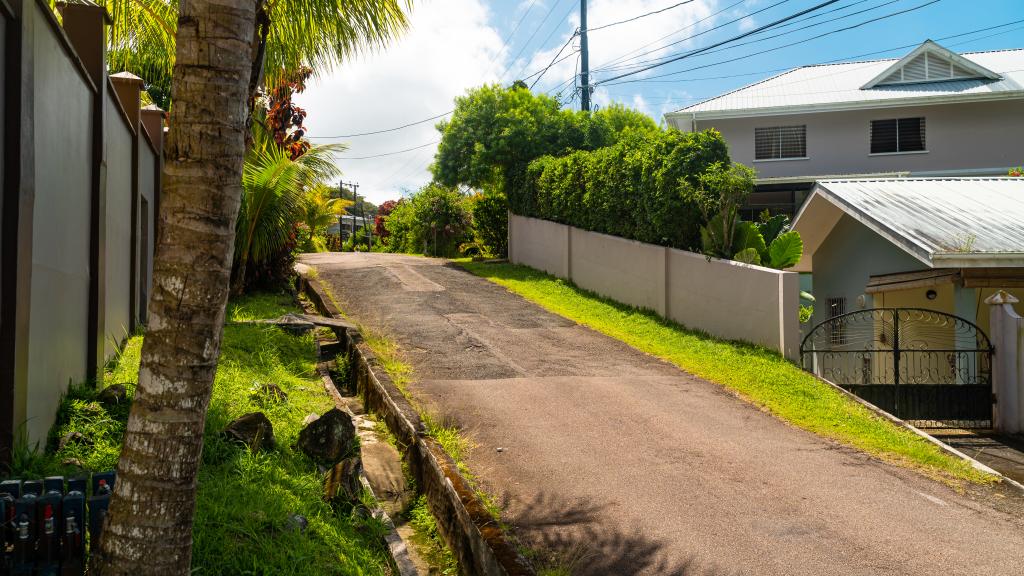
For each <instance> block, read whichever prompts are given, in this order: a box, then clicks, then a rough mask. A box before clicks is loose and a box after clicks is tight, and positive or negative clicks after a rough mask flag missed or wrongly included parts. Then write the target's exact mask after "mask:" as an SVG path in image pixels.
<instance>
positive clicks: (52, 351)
mask: <svg viewBox="0 0 1024 576" xmlns="http://www.w3.org/2000/svg"><path fill="white" fill-rule="evenodd" d="M43 10H44V8H43V7H42V6H41V5H39V4H35V5H34V10H31V11H27V12H26V13H25V15H24V16H25V17H26V18H29V17H31V18H33V19H34V22H33V23H32V24H31V25H32V26H34V28H35V30H34V34H33V45H32V51H33V54H34V57H35V62H34V74H33V77H32V83H33V93H34V98H35V103H34V106H35V110H36V114H35V122H34V125H33V126H32V130H33V132H34V155H35V201H34V208H33V220H34V222H33V227H32V230H33V233H32V278H31V311H30V314H31V316H30V318H31V323H30V326H29V339H28V378H27V382H25V383H24V385H25V387H24V388H23V390H22V393H23V394H25V397H23V398H22V399H21V401H22V403H23V405H24V407H25V408H24V413H23V416H22V419H21V421H23V422H24V423H25V429H26V431H27V433H28V437H29V439H30V440H32V441H38V440H42V439H44V438H45V437H46V434H47V432H48V430H49V428H50V425H51V424H52V423H53V419H54V415H55V412H56V409H57V404H58V402H59V400H60V395H61V393H62V392H63V391H64V390H65V388H66V387H67V385H68V383H69V382H79V381H81V380H83V379H84V378H85V376H86V357H87V351H86V347H85V345H84V343H85V341H86V337H87V332H88V318H87V314H88V312H87V311H88V309H89V230H90V198H91V187H90V181H91V174H92V170H93V166H92V130H93V126H92V103H93V99H94V93H93V90H92V88H91V86H90V85H89V84H88V83H87V82H86V81H85V80H84V79H83V77H82V75H81V74H80V73H79V70H78V69H77V68H76V67H75V65H74V63H73V62H72V61H71V60H70V59H69V58H68V55H67V53H66V52H65V50H64V48H63V46H62V45H61V39H60V38H59V37H58V34H59V32H58V31H57V30H55V29H54V28H53V27H52V26H51V25H50V22H49V21H48V16H47V15H46V14H45V13H44V12H43ZM16 401H17V398H16ZM15 419H16V421H17V420H18V415H17V414H15Z"/></svg>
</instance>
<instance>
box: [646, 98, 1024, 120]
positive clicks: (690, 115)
mask: <svg viewBox="0 0 1024 576" xmlns="http://www.w3.org/2000/svg"><path fill="white" fill-rule="evenodd" d="M1015 99H1024V90H1005V91H1000V92H984V93H980V94H949V95H944V96H922V97H918V98H898V99H897V98H893V99H889V100H857V101H853V102H834V103H823V104H801V105H796V106H773V107H766V108H735V109H732V110H709V111H699V110H690V111H687V110H686V109H685V108H684V109H683V110H678V111H676V112H668V113H666V114H665V118H666V119H667V120H671V119H674V118H686V119H694V120H698V121H700V120H727V119H734V118H757V117H763V116H789V115H796V114H814V113H818V112H845V111H850V110H877V109H883V108H900V107H908V106H930V105H938V104H961V103H968V102H991V101H994V100H1015Z"/></svg>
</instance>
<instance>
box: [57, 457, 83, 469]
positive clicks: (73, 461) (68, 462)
mask: <svg viewBox="0 0 1024 576" xmlns="http://www.w3.org/2000/svg"><path fill="white" fill-rule="evenodd" d="M60 465H61V466H75V467H77V468H85V465H84V464H82V461H81V460H79V459H78V458H65V459H64V460H61V461H60Z"/></svg>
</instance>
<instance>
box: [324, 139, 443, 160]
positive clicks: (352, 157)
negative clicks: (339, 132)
mask: <svg viewBox="0 0 1024 576" xmlns="http://www.w3.org/2000/svg"><path fill="white" fill-rule="evenodd" d="M438 142H440V140H434V141H433V142H427V143H426V144H421V145H419V146H413V147H412V148H406V149H405V150H396V151H395V152H384V153H382V154H373V155H371V156H335V157H334V159H335V160H370V159H371V158H381V157H384V156H394V155H396V154H404V153H406V152H412V151H413V150H419V149H420V148H426V147H427V146H433V145H434V144H437V143H438Z"/></svg>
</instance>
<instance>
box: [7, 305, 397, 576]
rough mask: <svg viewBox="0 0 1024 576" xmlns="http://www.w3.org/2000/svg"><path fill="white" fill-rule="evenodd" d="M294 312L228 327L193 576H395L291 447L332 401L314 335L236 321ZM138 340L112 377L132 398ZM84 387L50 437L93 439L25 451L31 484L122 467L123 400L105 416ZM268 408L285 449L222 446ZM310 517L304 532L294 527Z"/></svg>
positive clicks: (210, 422) (203, 473)
mask: <svg viewBox="0 0 1024 576" xmlns="http://www.w3.org/2000/svg"><path fill="white" fill-rule="evenodd" d="M293 311H295V307H294V304H293V302H292V300H291V297H290V296H288V295H286V294H282V295H273V294H259V295H254V296H249V297H245V298H242V299H239V300H236V301H234V302H232V303H231V304H230V305H229V307H228V313H227V320H228V322H229V323H228V324H227V325H226V326H225V328H224V339H223V342H222V345H221V353H220V360H219V364H218V369H217V377H216V381H215V382H214V386H213V395H212V398H211V401H210V409H209V412H208V415H207V422H206V433H205V438H204V448H203V460H202V464H201V466H200V469H199V475H198V483H199V491H198V495H197V508H196V519H195V527H194V539H195V544H194V548H193V574H199V575H202V574H211V575H212V574H308V575H322V574H346V575H348V574H360V575H362V574H367V575H372V574H390V571H391V569H390V567H389V560H388V557H387V553H386V551H385V549H384V547H383V545H382V544H381V541H380V536H381V534H382V530H383V527H382V526H381V525H379V524H380V523H379V522H378V521H377V520H376V519H374V518H372V517H371V518H365V517H364V516H362V515H359V514H358V513H356V512H354V511H336V510H333V509H332V508H331V506H330V505H329V504H327V503H326V502H325V501H324V500H323V498H322V486H323V484H322V482H323V475H322V474H321V473H320V472H319V471H318V470H317V468H316V466H315V464H313V463H312V462H311V461H310V460H308V459H307V458H306V457H305V456H304V455H302V454H301V453H299V452H298V451H296V450H293V449H292V448H291V446H292V445H293V444H294V443H295V441H296V439H297V437H298V433H299V430H300V429H301V428H302V420H303V419H304V418H305V416H306V415H307V414H309V413H310V412H316V413H319V414H323V413H324V412H326V411H327V410H330V409H331V408H332V407H333V402H332V401H331V399H330V398H329V397H328V396H327V394H326V392H325V391H324V390H323V387H322V383H321V381H320V379H319V377H318V376H317V374H316V371H315V361H316V359H315V351H316V348H315V344H314V341H313V334H312V333H310V334H306V335H305V336H294V335H290V334H288V333H287V332H285V331H283V330H281V329H280V328H277V327H275V326H270V325H260V324H231V322H236V321H241V320H255V319H260V318H274V317H277V316H280V315H282V314H285V313H287V312H293ZM141 347H142V337H141V336H136V337H133V338H132V339H130V340H129V341H128V342H127V343H126V345H125V347H124V350H123V352H122V353H121V354H120V356H119V357H118V359H117V361H116V362H113V363H112V364H111V365H110V366H108V367H107V372H106V377H105V381H106V382H114V383H123V384H125V385H126V387H127V388H128V391H129V396H131V395H132V394H133V393H134V388H135V386H134V384H135V382H136V381H137V376H138V365H139V355H140V352H141ZM264 383H274V384H277V385H278V386H280V387H281V388H282V389H283V390H284V391H285V392H286V393H287V394H288V400H287V402H285V403H281V404H275V403H269V402H266V400H265V399H263V398H260V397H259V396H256V395H253V393H252V392H253V389H254V388H255V387H256V386H259V385H260V384H264ZM95 396H96V393H95V391H94V390H93V389H91V388H88V387H82V386H79V387H72V388H71V390H69V392H68V393H67V395H66V396H65V397H64V399H63V400H62V402H61V406H60V411H59V414H58V421H57V424H56V425H55V426H54V430H53V432H52V436H51V443H52V444H51V448H55V447H56V446H55V444H53V442H54V441H55V440H56V439H59V438H61V437H62V436H63V435H64V434H66V433H68V432H71V431H78V432H81V433H82V434H83V435H84V436H85V437H87V438H88V440H89V442H88V443H70V444H68V445H67V446H65V447H64V448H63V449H61V450H57V451H53V450H52V449H51V451H50V452H49V453H47V454H45V455H44V454H39V453H36V454H34V455H32V456H31V457H30V456H29V455H28V454H26V455H23V457H22V458H21V460H22V462H20V464H21V468H19V469H18V470H17V472H18V473H19V475H22V476H24V477H28V476H33V477H38V476H42V475H44V474H50V473H65V474H67V473H69V472H71V471H72V469H73V467H71V466H68V465H62V464H61V462H62V461H65V460H66V459H68V458H76V459H78V460H79V461H80V462H81V463H82V465H83V467H84V468H86V469H87V470H91V471H98V470H105V469H110V468H114V467H115V466H116V464H117V459H118V456H119V454H120V447H121V442H122V438H123V435H124V425H125V421H126V420H127V413H128V408H127V404H125V405H123V406H119V407H115V408H111V409H108V408H106V407H104V406H102V405H101V404H99V403H98V402H96V400H95ZM254 411H262V412H264V413H266V414H267V416H268V417H269V418H270V420H271V422H272V423H273V425H274V435H275V437H276V440H277V449H276V450H274V451H272V452H267V453H252V452H250V451H249V450H248V449H247V448H245V447H244V446H239V445H237V444H234V443H231V442H228V441H226V440H225V439H223V438H222V437H221V436H220V430H222V429H223V427H224V426H225V425H226V424H227V423H228V422H229V421H231V420H232V419H234V418H237V417H238V416H241V415H242V414H245V413H248V412H254ZM295 514H300V515H302V516H304V517H305V518H306V519H307V520H308V522H309V524H308V528H307V529H306V530H305V532H299V531H297V530H294V529H292V528H291V526H290V522H289V518H290V517H291V516H292V515H295Z"/></svg>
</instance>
